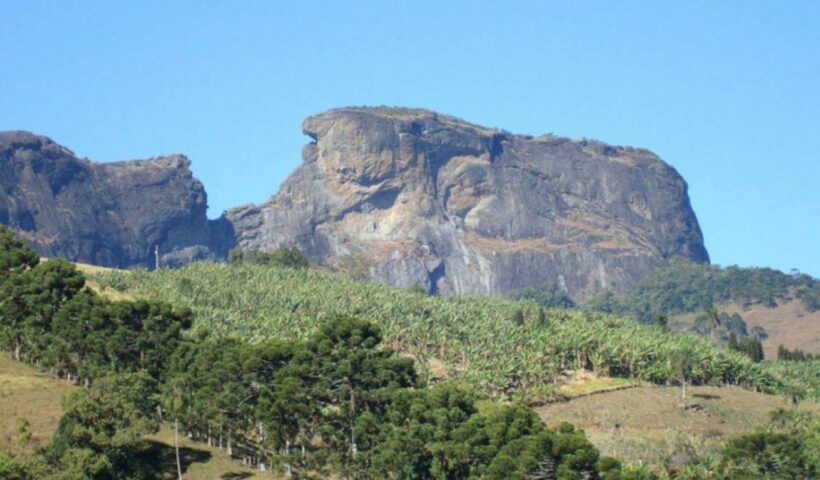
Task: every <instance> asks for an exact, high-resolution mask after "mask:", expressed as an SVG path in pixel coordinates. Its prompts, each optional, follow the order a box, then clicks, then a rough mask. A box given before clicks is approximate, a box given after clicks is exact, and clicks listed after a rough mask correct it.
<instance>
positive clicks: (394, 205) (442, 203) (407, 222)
mask: <svg viewBox="0 0 820 480" xmlns="http://www.w3.org/2000/svg"><path fill="white" fill-rule="evenodd" d="M303 130H304V132H305V133H306V134H307V135H309V136H310V137H312V138H313V140H314V141H313V142H312V143H310V144H308V145H306V146H305V147H304V150H303V154H302V155H303V160H304V161H303V164H302V165H301V166H300V167H299V168H298V169H297V170H296V171H295V172H294V173H293V174H291V176H290V177H289V178H288V179H287V180H286V181H285V182H284V184H283V185H282V188H281V190H280V191H279V193H278V194H276V195H275V196H274V197H272V198H271V199H270V200H269V201H268V202H266V203H264V204H262V205H259V206H253V205H250V206H243V207H238V208H235V209H232V210H230V211H228V212H227V213H226V215H225V219H226V220H227V222H228V223H230V224H231V225H232V228H233V230H234V232H235V234H236V240H237V241H238V243H239V244H240V245H242V246H243V247H247V248H254V249H260V250H272V249H274V248H277V247H279V246H294V245H295V246H298V247H300V248H301V249H303V250H304V251H305V252H306V253H307V254H308V256H309V257H310V258H311V259H312V260H313V261H314V262H317V263H319V264H321V265H325V266H328V267H331V268H341V269H347V270H353V271H358V272H361V273H362V274H363V275H365V276H369V277H370V278H374V279H376V280H378V281H381V282H385V283H388V284H391V285H395V286H399V287H406V286H410V285H421V286H424V287H425V288H427V289H428V290H430V291H433V292H440V293H460V294H463V293H480V294H504V293H506V292H509V291H510V290H514V289H518V288H522V287H526V286H530V285H533V284H537V283H541V282H545V281H552V282H556V283H558V284H560V285H561V286H563V287H564V288H565V289H567V291H569V292H570V294H572V295H575V296H580V295H583V294H585V293H588V292H591V291H596V290H599V289H602V288H606V287H614V288H626V287H629V286H631V285H632V284H633V283H634V282H635V281H636V280H637V279H639V278H640V277H641V276H643V275H644V274H645V273H647V272H648V271H649V270H650V269H651V268H652V266H653V265H654V263H655V262H656V261H657V260H659V259H662V258H669V257H672V256H683V257H686V258H689V259H692V260H695V261H699V262H708V260H709V257H708V254H707V252H706V249H705V248H704V245H703V237H702V235H701V231H700V228H699V226H698V222H697V219H696V218H695V214H694V212H693V211H692V208H691V206H690V203H689V198H688V195H687V186H686V183H685V182H684V180H683V179H682V178H681V177H680V175H678V173H677V172H676V171H675V170H674V169H673V168H672V167H671V166H669V165H667V164H666V163H664V162H663V161H661V160H660V159H659V158H658V157H657V156H655V155H654V154H653V153H652V152H650V151H648V150H644V149H638V148H628V147H615V146H610V145H606V144H603V143H600V142H595V141H586V140H584V141H573V140H570V139H567V138H560V137H556V136H552V135H546V136H542V137H537V138H533V137H529V136H523V135H514V134H511V133H508V132H504V131H498V130H493V129H488V128H483V127H480V126H477V125H472V124H470V123H467V122H464V121H462V120H459V119H456V118H453V117H449V116H445V115H439V114H436V113H434V112H430V111H426V110H411V109H388V108H346V109H337V110H330V111H328V112H325V113H322V114H320V115H316V116H313V117H309V118H307V119H306V120H305V121H304V123H303Z"/></svg>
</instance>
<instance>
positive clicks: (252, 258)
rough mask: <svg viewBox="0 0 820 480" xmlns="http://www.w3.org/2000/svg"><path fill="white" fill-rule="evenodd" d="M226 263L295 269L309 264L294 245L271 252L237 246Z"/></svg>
mask: <svg viewBox="0 0 820 480" xmlns="http://www.w3.org/2000/svg"><path fill="white" fill-rule="evenodd" d="M228 263H230V264H231V265H242V264H245V265H271V266H276V267H283V268H293V269H297V270H298V269H304V268H308V266H309V263H308V260H307V258H305V256H304V255H302V252H301V251H300V250H299V249H298V248H296V247H293V248H277V249H276V250H274V251H273V252H261V251H259V250H243V249H242V248H240V247H237V248H234V249H233V250H231V251H230V253H229V254H228Z"/></svg>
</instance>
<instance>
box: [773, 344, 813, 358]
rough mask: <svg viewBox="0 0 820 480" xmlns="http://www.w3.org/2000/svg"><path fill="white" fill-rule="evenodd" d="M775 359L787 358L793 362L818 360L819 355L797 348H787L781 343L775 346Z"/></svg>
mask: <svg viewBox="0 0 820 480" xmlns="http://www.w3.org/2000/svg"><path fill="white" fill-rule="evenodd" d="M777 359H778V360H789V361H794V362H805V361H807V360H820V357H818V356H816V355H812V354H810V353H806V352H804V351H802V350H800V349H797V348H795V349H794V350H789V349H788V348H786V347H784V346H783V345H780V346H779V347H778V348H777Z"/></svg>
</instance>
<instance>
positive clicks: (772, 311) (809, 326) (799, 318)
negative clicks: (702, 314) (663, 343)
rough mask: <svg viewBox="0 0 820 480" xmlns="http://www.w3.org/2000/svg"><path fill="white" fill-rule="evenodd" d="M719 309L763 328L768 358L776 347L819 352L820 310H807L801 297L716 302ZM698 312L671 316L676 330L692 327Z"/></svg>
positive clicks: (775, 353) (774, 352) (773, 353)
mask: <svg viewBox="0 0 820 480" xmlns="http://www.w3.org/2000/svg"><path fill="white" fill-rule="evenodd" d="M715 307H716V309H717V310H718V311H719V312H726V313H729V314H732V313H738V314H740V316H741V317H743V320H744V321H745V322H746V324H747V325H748V326H749V329H750V330H751V328H752V327H763V328H764V329H765V330H766V333H768V334H769V338H767V339H765V340H763V342H762V343H763V351H764V354H765V356H766V358H768V359H772V360H773V359H776V358H777V347H778V346H779V345H783V346H785V347H787V348H789V349H795V348H797V349H800V350H803V351H804V352H806V353H814V354H820V310H818V311H816V312H809V311H807V310H806V308H805V306H804V305H803V302H801V301H800V300H794V299H791V300H782V299H779V300H778V301H777V307H775V308H769V307H767V306H765V305H761V304H756V305H745V306H744V305H742V304H741V303H739V302H724V303H720V304H717V305H716V306H715ZM695 317H697V314H693V313H690V314H685V315H678V316H676V317H674V318H673V319H672V323H673V325H674V326H675V327H676V328H678V329H686V328H689V327H691V326H692V324H693V323H694V321H695Z"/></svg>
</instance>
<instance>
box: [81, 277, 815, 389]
mask: <svg viewBox="0 0 820 480" xmlns="http://www.w3.org/2000/svg"><path fill="white" fill-rule="evenodd" d="M92 279H93V280H95V281H96V282H97V283H98V284H99V285H100V288H101V289H102V290H103V292H105V291H110V290H115V291H118V292H121V293H125V294H128V295H132V296H135V297H147V298H153V299H159V300H163V301H167V302H170V303H171V304H173V305H176V306H178V307H188V308H190V309H192V310H193V311H194V313H195V318H196V320H195V322H194V326H193V333H194V334H196V333H197V332H204V331H207V332H208V333H210V334H211V335H216V336H218V337H219V336H221V337H229V338H242V339H251V340H252V341H263V340H268V339H273V338H278V339H285V340H290V339H293V340H295V339H305V338H307V337H308V336H309V335H310V334H311V333H312V332H314V331H315V330H316V328H317V327H318V326H319V325H320V324H321V323H322V321H323V320H326V319H329V318H333V317H337V316H356V317H360V318H363V319H367V320H368V321H371V322H373V323H375V324H377V325H379V326H380V327H381V329H382V331H383V332H384V336H385V343H386V344H387V345H388V346H390V347H392V348H394V349H396V350H398V351H400V352H402V353H403V354H405V355H409V356H411V357H412V358H414V359H415V361H416V363H417V368H418V369H419V371H420V374H421V375H422V376H423V377H426V379H427V380H432V381H435V380H437V379H444V378H449V379H455V380H457V381H463V382H465V383H469V384H471V385H474V386H476V387H477V388H479V389H480V390H481V391H483V392H484V393H486V394H488V395H491V396H494V397H497V398H534V397H540V396H544V395H547V396H549V395H550V394H551V392H552V391H553V390H552V389H553V388H554V386H555V385H557V384H560V383H561V382H562V381H565V380H566V379H567V378H568V376H569V375H571V373H572V372H578V371H580V370H589V371H594V372H596V373H598V374H601V375H607V376H617V377H627V378H632V379H635V380H637V381H646V382H652V383H659V384H680V383H689V384H719V385H739V386H742V387H745V388H750V389H754V390H758V391H763V392H769V393H778V394H782V395H784V396H792V397H794V396H797V397H799V398H805V397H806V396H809V397H816V396H817V388H816V385H817V378H816V377H815V378H812V376H811V373H806V372H794V371H792V369H791V367H789V366H788V365H786V366H779V367H777V368H771V367H768V366H763V365H762V364H757V363H755V362H753V361H751V360H750V359H749V358H748V357H747V356H746V355H744V354H742V353H740V352H737V351H731V350H728V349H724V348H720V347H718V346H716V345H715V344H713V343H712V342H711V341H710V340H709V339H707V338H703V337H696V336H693V335H682V334H671V333H668V332H666V331H665V330H664V329H662V328H661V327H657V326H642V325H639V324H638V323H637V322H635V321H634V320H632V319H627V318H623V317H618V316H613V315H609V314H602V313H594V312H587V311H580V310H561V309H556V310H545V309H542V308H541V307H540V306H538V305H536V304H534V303H528V302H518V301H512V300H506V299H499V298H487V297H436V296H427V295H424V294H420V293H418V292H412V291H403V290H396V289H392V288H389V287H386V286H383V285H379V284H374V283H366V282H361V281H357V280H352V279H350V278H348V277H345V276H341V275H328V274H322V273H317V272H314V271H308V270H295V269H287V268H277V267H270V266H256V265H234V266H225V265H217V264H207V263H196V264H192V265H189V266H187V267H185V268H182V269H179V270H162V271H159V272H147V271H134V272H106V273H100V274H96V275H92ZM813 385H814V386H813Z"/></svg>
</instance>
